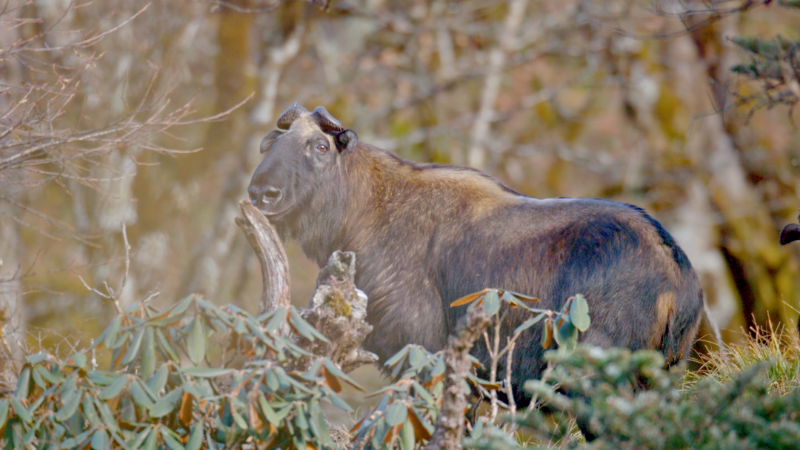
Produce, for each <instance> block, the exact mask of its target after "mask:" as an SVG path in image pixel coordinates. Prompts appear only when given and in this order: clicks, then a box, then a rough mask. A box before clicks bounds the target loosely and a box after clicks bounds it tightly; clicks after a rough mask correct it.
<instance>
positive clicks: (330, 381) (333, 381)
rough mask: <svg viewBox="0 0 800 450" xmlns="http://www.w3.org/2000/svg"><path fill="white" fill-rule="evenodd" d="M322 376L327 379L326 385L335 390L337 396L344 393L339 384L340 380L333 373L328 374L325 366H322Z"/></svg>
mask: <svg viewBox="0 0 800 450" xmlns="http://www.w3.org/2000/svg"><path fill="white" fill-rule="evenodd" d="M322 376H324V377H325V383H326V384H327V385H328V387H329V388H331V389H333V392H336V393H337V394H338V393H340V392H342V384H341V383H339V379H338V378H336V377H335V376H334V375H333V374H332V373H330V372H328V369H326V368H325V366H324V365H323V366H322Z"/></svg>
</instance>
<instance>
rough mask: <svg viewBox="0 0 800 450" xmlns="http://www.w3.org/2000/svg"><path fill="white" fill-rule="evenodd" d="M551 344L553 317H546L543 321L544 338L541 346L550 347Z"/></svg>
mask: <svg viewBox="0 0 800 450" xmlns="http://www.w3.org/2000/svg"><path fill="white" fill-rule="evenodd" d="M551 345H553V319H552V318H550V317H548V318H547V320H546V321H545V323H544V340H543V341H542V348H550V346H551Z"/></svg>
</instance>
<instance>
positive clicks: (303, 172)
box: [247, 103, 358, 222]
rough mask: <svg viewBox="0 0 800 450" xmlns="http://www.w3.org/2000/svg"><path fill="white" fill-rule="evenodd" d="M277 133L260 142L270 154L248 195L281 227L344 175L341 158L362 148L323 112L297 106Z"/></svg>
mask: <svg viewBox="0 0 800 450" xmlns="http://www.w3.org/2000/svg"><path fill="white" fill-rule="evenodd" d="M278 128H279V129H278V130H275V131H271V132H270V133H268V134H267V136H266V137H264V139H263V140H262V141H261V146H260V148H261V153H267V155H266V157H265V158H264V160H263V161H261V164H259V165H258V168H257V169H256V171H255V173H254V174H253V178H252V179H251V180H250V186H249V187H248V188H247V192H248V194H249V195H250V201H251V202H253V205H255V206H256V207H257V208H258V209H259V210H260V211H261V212H262V213H264V215H266V216H267V217H269V218H270V219H271V220H274V221H278V222H281V221H283V219H284V218H286V217H287V216H290V215H292V214H293V213H294V212H296V211H297V210H299V209H301V208H304V207H306V206H308V204H309V203H310V202H311V201H312V198H313V197H314V196H315V195H316V194H317V193H319V192H320V191H321V190H324V189H325V188H324V186H326V185H328V186H330V185H329V184H326V182H327V183H330V182H331V181H333V180H332V179H335V178H336V177H337V176H338V174H339V173H340V170H341V167H342V161H343V158H345V157H346V154H347V153H349V152H352V151H353V150H354V149H355V148H356V145H357V144H358V137H357V136H356V133H355V132H354V131H352V130H345V129H344V127H342V124H341V123H339V121H338V120H336V119H335V118H334V117H333V116H331V115H330V113H328V111H327V110H325V108H323V107H321V106H319V107H317V108H316V109H315V110H314V111H312V112H308V111H307V110H306V109H305V108H303V107H302V106H298V105H297V103H295V104H294V105H292V106H291V107H290V108H289V109H288V110H286V112H284V113H283V114H282V115H281V116H280V118H278Z"/></svg>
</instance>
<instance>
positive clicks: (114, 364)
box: [112, 342, 128, 367]
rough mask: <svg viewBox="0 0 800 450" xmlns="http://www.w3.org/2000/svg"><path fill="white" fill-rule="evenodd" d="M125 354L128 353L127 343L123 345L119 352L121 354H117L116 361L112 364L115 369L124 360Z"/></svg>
mask: <svg viewBox="0 0 800 450" xmlns="http://www.w3.org/2000/svg"><path fill="white" fill-rule="evenodd" d="M125 353H128V343H127V342H126V343H124V344H122V348H121V349H120V350H119V354H117V357H116V358H115V359H114V362H113V363H112V365H113V366H114V367H116V366H117V365H118V364H119V363H120V362H121V361H122V358H123V357H124V356H125Z"/></svg>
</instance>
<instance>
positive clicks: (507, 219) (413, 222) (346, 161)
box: [248, 104, 703, 404]
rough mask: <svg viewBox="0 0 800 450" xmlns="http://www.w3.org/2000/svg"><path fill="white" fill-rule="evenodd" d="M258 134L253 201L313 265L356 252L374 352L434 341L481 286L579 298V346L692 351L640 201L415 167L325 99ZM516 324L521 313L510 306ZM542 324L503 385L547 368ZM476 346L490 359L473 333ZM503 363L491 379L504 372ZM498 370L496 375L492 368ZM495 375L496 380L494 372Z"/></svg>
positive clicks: (686, 284)
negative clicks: (540, 190)
mask: <svg viewBox="0 0 800 450" xmlns="http://www.w3.org/2000/svg"><path fill="white" fill-rule="evenodd" d="M278 128H279V130H275V131H272V132H270V133H269V134H267V136H266V137H265V138H264V140H263V141H262V142H261V153H267V155H266V157H265V158H264V160H263V161H262V162H261V163H260V164H259V166H258V168H257V169H256V171H255V173H254V174H253V177H252V180H251V182H250V186H249V188H248V193H249V196H250V200H251V201H252V202H253V204H254V205H256V206H257V207H258V208H259V210H260V211H261V212H263V213H264V214H265V215H266V216H267V217H268V218H269V220H270V221H271V223H272V224H273V225H274V226H275V227H276V229H277V230H278V232H279V234H280V235H281V236H282V238H283V239H296V240H297V241H298V242H299V243H300V245H301V246H302V248H303V251H304V253H305V254H306V255H307V256H308V257H309V258H311V259H313V260H316V261H317V263H318V264H319V266H320V267H323V266H324V265H325V263H326V262H327V260H328V256H329V255H330V254H331V253H332V252H333V251H334V250H343V251H353V252H355V254H356V285H357V286H358V287H359V288H360V289H362V290H363V291H364V292H365V293H366V294H367V296H368V297H369V303H368V307H367V321H368V322H369V323H370V324H372V325H373V326H374V331H373V332H372V333H371V334H370V335H369V336H368V337H367V340H366V341H365V343H364V346H365V348H366V349H367V350H369V351H371V352H374V353H376V354H377V355H378V356H379V357H380V360H381V361H386V360H387V359H388V358H389V357H391V356H392V355H393V354H395V353H396V352H397V351H399V350H400V349H401V348H402V347H403V346H405V345H406V344H419V345H422V346H424V347H425V348H427V349H428V350H430V351H437V350H440V349H442V348H443V347H444V346H445V343H446V342H447V336H448V335H449V334H450V332H451V331H452V330H454V329H455V325H456V322H457V320H458V318H459V317H461V316H462V315H463V314H464V313H465V311H466V307H465V306H464V307H458V308H450V307H449V305H450V303H452V302H453V301H455V300H457V299H458V298H460V297H463V296H465V295H468V294H470V293H473V292H476V291H480V290H482V289H484V288H487V287H490V288H498V289H506V290H511V291H515V292H520V293H523V294H527V295H530V296H533V297H538V298H539V299H540V303H539V304H537V305H536V306H537V307H541V308H549V309H554V310H557V309H559V308H560V307H561V306H562V305H563V303H564V302H565V301H566V300H567V298H568V297H570V296H572V295H575V294H577V293H580V294H583V295H584V296H585V297H586V299H587V301H588V303H589V312H590V314H591V317H592V325H591V327H590V328H589V329H588V330H587V331H586V332H585V333H583V334H582V335H581V336H580V341H581V342H585V343H589V344H593V345H596V346H600V347H611V346H618V347H627V348H630V349H632V350H639V349H653V350H658V351H660V352H662V353H663V354H664V356H665V357H666V359H667V361H668V364H674V363H676V362H678V361H680V360H681V359H682V358H685V357H686V356H687V355H688V354H689V352H690V349H691V347H692V344H693V339H694V337H695V334H696V333H697V329H698V326H699V323H700V312H701V311H702V309H703V294H702V290H701V288H700V283H699V281H698V278H697V275H696V273H695V271H694V270H693V269H692V266H691V264H690V263H689V260H688V259H687V257H686V255H685V254H684V252H683V251H682V250H681V249H680V248H679V247H678V245H677V244H676V243H675V241H674V240H673V239H672V237H671V236H670V235H669V234H668V233H667V231H666V230H665V229H664V228H663V227H662V226H661V224H659V223H658V222H657V221H656V220H655V219H653V218H652V217H650V216H649V215H648V214H647V213H646V212H645V211H643V210H642V209H640V208H638V207H636V206H632V205H628V204H624V203H618V202H613V201H608V200H599V199H584V198H556V199H539V198H534V197H529V196H526V195H522V194H520V193H518V192H516V191H514V190H512V189H510V188H509V187H507V186H505V185H504V184H503V183H501V182H500V181H499V180H497V179H495V178H493V177H491V176H489V175H487V174H485V173H483V172H481V171H479V170H476V169H472V168H467V167H459V166H451V165H440V164H418V163H414V162H411V161H407V160H405V159H402V158H400V157H398V156H396V155H394V154H392V153H390V152H388V151H385V150H381V149H378V148H376V147H373V146H371V145H368V144H364V143H360V142H358V138H357V135H356V133H355V132H353V131H352V130H346V129H344V128H343V127H342V125H341V124H340V123H339V121H338V120H336V119H335V118H333V117H332V116H331V115H330V114H329V113H328V112H327V111H326V110H325V108H323V107H318V108H316V109H315V110H314V111H313V112H308V111H307V110H306V109H304V108H303V107H301V106H297V104H295V105H293V106H292V107H290V108H289V109H288V110H287V111H286V112H285V113H283V115H282V116H281V117H280V118H279V119H278ZM507 317H508V319H507V320H508V322H506V324H507V325H509V327H508V329H509V330H513V329H514V328H515V327H516V326H517V325H518V324H520V323H522V322H523V321H524V320H526V319H527V318H529V317H530V314H529V313H527V312H525V311H522V310H521V309H513V310H509V316H507ZM541 333H542V327H540V326H535V327H532V328H530V329H528V330H527V331H526V332H524V333H523V335H522V336H520V338H519V340H518V341H517V347H516V348H517V351H516V352H515V359H514V361H513V370H512V374H511V375H512V385H514V387H515V390H514V391H515V397H517V401H518V402H519V403H521V404H525V403H529V400H528V401H526V396H525V395H524V393H522V389H521V388H520V386H521V385H522V383H523V382H524V381H525V380H528V379H533V378H537V376H539V375H540V373H541V371H542V370H543V368H544V363H543V361H542V353H543V352H544V349H542V347H541V344H540V342H541ZM473 354H475V356H476V357H478V359H479V360H481V361H482V362H483V363H486V362H487V361H488V356H487V352H486V347H485V345H483V343H482V342H478V344H477V345H476V347H475V349H474V350H473ZM503 366H504V364H503V365H501V367H500V370H501V374H504V373H505V372H504V371H505V367H503ZM502 376H504V375H502ZM501 379H502V378H501Z"/></svg>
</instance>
